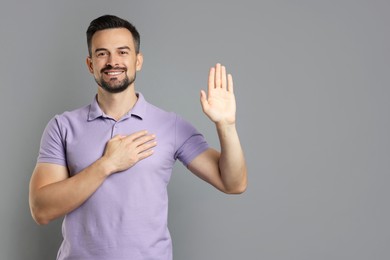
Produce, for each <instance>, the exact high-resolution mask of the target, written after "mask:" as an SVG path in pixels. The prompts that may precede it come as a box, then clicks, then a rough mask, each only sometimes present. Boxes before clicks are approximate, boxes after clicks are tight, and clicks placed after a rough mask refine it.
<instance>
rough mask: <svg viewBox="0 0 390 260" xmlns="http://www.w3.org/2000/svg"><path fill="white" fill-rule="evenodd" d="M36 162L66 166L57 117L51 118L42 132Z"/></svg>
mask: <svg viewBox="0 0 390 260" xmlns="http://www.w3.org/2000/svg"><path fill="white" fill-rule="evenodd" d="M38 162H41V163H54V164H60V165H63V166H66V153H65V145H64V140H63V138H62V134H61V130H60V125H59V116H56V117H54V118H52V119H51V120H50V121H49V123H48V124H47V126H46V128H45V130H44V132H43V135H42V138H41V146H40V149H39V155H38Z"/></svg>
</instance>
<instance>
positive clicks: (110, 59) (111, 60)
mask: <svg viewBox="0 0 390 260" xmlns="http://www.w3.org/2000/svg"><path fill="white" fill-rule="evenodd" d="M109 65H110V66H112V67H115V66H119V60H118V57H117V55H115V54H110V55H109V56H108V59H107V63H106V66H109Z"/></svg>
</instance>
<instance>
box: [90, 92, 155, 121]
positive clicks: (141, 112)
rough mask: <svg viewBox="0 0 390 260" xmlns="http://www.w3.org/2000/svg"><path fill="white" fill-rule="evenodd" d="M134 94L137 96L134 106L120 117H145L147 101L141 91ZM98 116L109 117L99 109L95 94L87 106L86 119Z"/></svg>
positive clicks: (93, 118)
mask: <svg viewBox="0 0 390 260" xmlns="http://www.w3.org/2000/svg"><path fill="white" fill-rule="evenodd" d="M136 95H137V97H138V100H137V102H136V103H135V105H134V107H133V108H132V109H131V110H130V111H129V113H127V114H126V115H124V116H123V118H122V119H125V118H128V117H129V116H135V117H138V118H139V119H143V118H144V117H145V115H146V108H147V104H148V103H147V101H146V100H145V98H144V96H143V95H142V94H141V93H136ZM99 117H106V118H109V116H107V115H106V114H104V112H103V111H102V110H101V108H100V106H99V103H98V102H97V95H96V96H95V98H94V99H93V101H92V103H91V105H90V107H89V113H88V121H93V120H95V119H97V118H99Z"/></svg>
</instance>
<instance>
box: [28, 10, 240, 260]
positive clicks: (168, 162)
mask: <svg viewBox="0 0 390 260" xmlns="http://www.w3.org/2000/svg"><path fill="white" fill-rule="evenodd" d="M87 41H88V51H89V56H88V57H87V60H86V63H87V66H88V69H89V71H90V72H91V74H92V75H93V76H94V78H95V81H96V83H97V85H98V88H97V95H96V97H95V98H94V100H93V102H92V103H91V104H90V105H88V106H85V107H82V108H80V109H77V110H74V111H71V112H65V113H63V114H62V115H57V116H55V117H54V118H53V119H52V120H51V121H50V122H49V123H48V125H47V126H46V129H45V131H44V133H43V136H42V141H41V148H40V152H39V157H38V162H37V165H36V167H35V169H34V172H33V175H32V177H31V182H30V207H31V212H32V216H33V218H34V220H35V221H36V222H37V223H38V224H47V223H49V222H50V221H51V220H54V219H56V218H59V217H63V216H65V218H64V222H63V230H62V231H63V237H64V240H63V243H62V245H61V247H60V250H59V252H58V256H57V259H82V260H86V259H94V260H99V259H133V260H134V259H162V260H166V259H172V245H171V239H170V235H169V231H168V229H167V210H168V198H167V189H166V188H167V184H168V182H169V178H170V175H171V172H172V167H173V164H174V162H175V161H176V159H179V160H180V161H182V163H183V164H184V165H185V166H187V167H188V169H189V170H190V171H191V172H193V173H194V174H196V175H197V176H199V177H200V178H201V179H203V180H205V181H206V182H208V183H210V184H211V185H213V186H215V187H216V188H217V189H219V190H221V191H222V192H225V193H230V194H232V193H242V192H243V191H244V190H245V189H246V182H247V177H246V164H245V160H244V156H243V152H242V149H241V146H240V142H239V138H238V135H237V132H236V127H235V112H236V107H235V97H234V94H233V80H232V77H231V75H228V76H227V75H226V69H225V67H223V66H221V65H220V64H217V65H216V66H215V67H214V68H211V69H210V74H209V82H208V85H209V86H208V93H207V95H206V93H205V92H204V91H201V98H200V99H201V105H202V108H203V111H204V113H205V114H206V115H207V116H208V117H209V118H210V119H211V121H212V122H214V123H215V125H216V128H217V132H218V136H219V140H220V143H221V152H218V151H216V150H214V149H212V148H209V147H208V145H207V143H206V141H205V140H204V138H203V136H202V135H201V134H199V133H198V132H197V131H196V130H195V128H194V127H193V126H192V125H191V124H189V123H188V122H186V121H185V120H183V119H181V118H180V117H178V116H177V115H175V114H174V113H168V112H165V111H163V110H161V109H159V108H157V107H155V106H153V105H151V104H149V103H148V102H146V100H145V99H144V97H143V96H142V94H141V93H137V92H136V91H135V84H134V82H135V78H136V71H139V70H141V67H142V62H143V56H142V54H141V53H140V51H139V42H140V40H139V34H138V32H137V30H136V28H135V27H134V26H133V25H131V24H130V23H129V22H128V21H126V20H123V19H121V18H118V17H115V16H110V15H105V16H102V17H99V18H97V19H95V20H94V21H92V22H91V24H90V26H89V28H88V30H87Z"/></svg>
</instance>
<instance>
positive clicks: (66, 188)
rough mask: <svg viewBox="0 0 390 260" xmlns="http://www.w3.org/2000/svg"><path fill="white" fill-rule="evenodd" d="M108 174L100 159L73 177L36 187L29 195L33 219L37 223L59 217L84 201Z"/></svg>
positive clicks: (47, 221) (103, 162)
mask: <svg viewBox="0 0 390 260" xmlns="http://www.w3.org/2000/svg"><path fill="white" fill-rule="evenodd" d="M109 173H110V169H109V168H108V167H107V163H106V162H105V161H104V160H103V159H99V160H97V161H96V162H95V163H93V164H92V165H90V166H89V167H87V168H85V169H84V170H83V171H81V172H79V173H78V174H76V175H74V176H73V177H70V178H66V179H64V180H61V181H58V182H53V183H51V184H48V185H44V186H42V187H37V188H35V189H34V190H32V192H31V194H30V206H31V211H32V215H33V218H34V219H35V220H36V222H37V223H39V224H47V223H49V222H50V221H52V220H54V219H56V218H58V217H62V216H64V215H66V214H67V213H69V212H71V211H73V210H74V209H76V208H78V207H79V206H80V205H81V204H82V203H84V202H85V201H86V200H87V199H88V198H89V197H90V196H91V195H92V194H93V193H94V192H95V191H96V190H97V189H98V188H99V186H100V185H101V184H102V183H103V182H104V180H105V179H106V178H107V176H108V175H109Z"/></svg>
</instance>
